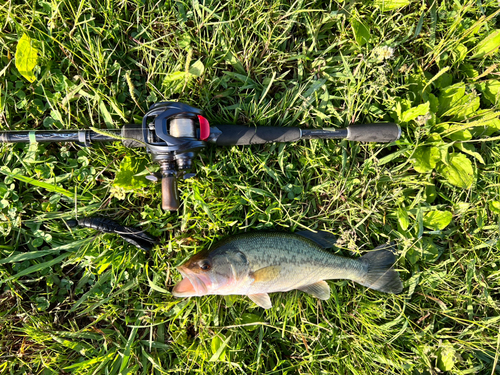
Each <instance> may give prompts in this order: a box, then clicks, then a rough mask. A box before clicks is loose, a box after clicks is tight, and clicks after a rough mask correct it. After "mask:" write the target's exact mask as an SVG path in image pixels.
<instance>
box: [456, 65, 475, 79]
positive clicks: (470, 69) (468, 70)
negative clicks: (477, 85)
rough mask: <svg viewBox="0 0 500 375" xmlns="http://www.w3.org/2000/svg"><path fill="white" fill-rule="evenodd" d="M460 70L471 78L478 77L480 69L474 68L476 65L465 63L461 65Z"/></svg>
mask: <svg viewBox="0 0 500 375" xmlns="http://www.w3.org/2000/svg"><path fill="white" fill-rule="evenodd" d="M460 70H461V71H462V72H463V73H465V75H466V76H467V77H469V78H476V77H477V76H478V75H479V71H477V70H476V69H474V65H472V64H469V63H465V64H462V65H460Z"/></svg>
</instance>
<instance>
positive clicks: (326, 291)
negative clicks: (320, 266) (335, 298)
mask: <svg viewBox="0 0 500 375" xmlns="http://www.w3.org/2000/svg"><path fill="white" fill-rule="evenodd" d="M297 289H298V290H301V291H303V292H304V293H307V294H310V295H312V296H314V297H316V298H319V299H322V300H327V299H328V298H330V287H329V286H328V284H327V283H326V281H318V282H317V283H314V284H311V285H306V286H303V287H300V288H297Z"/></svg>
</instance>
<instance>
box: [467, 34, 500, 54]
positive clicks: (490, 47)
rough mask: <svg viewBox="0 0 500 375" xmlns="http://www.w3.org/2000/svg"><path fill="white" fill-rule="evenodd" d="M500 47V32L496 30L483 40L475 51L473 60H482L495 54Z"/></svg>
mask: <svg viewBox="0 0 500 375" xmlns="http://www.w3.org/2000/svg"><path fill="white" fill-rule="evenodd" d="M498 47H500V30H495V31H494V32H492V33H490V34H489V35H488V36H487V37H486V38H484V39H483V40H481V41H480V42H479V43H478V45H477V46H476V48H475V50H474V55H473V56H472V58H482V57H484V56H487V55H491V54H492V53H495V52H496V51H497V50H498Z"/></svg>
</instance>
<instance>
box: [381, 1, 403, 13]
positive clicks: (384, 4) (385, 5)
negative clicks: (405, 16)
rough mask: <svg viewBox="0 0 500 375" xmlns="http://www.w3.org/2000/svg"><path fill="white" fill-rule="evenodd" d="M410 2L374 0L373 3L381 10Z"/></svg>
mask: <svg viewBox="0 0 500 375" xmlns="http://www.w3.org/2000/svg"><path fill="white" fill-rule="evenodd" d="M409 4H410V0H374V2H373V5H375V6H376V7H379V8H380V10H381V11H382V12H387V11H390V10H394V9H399V8H402V7H405V6H407V5H409Z"/></svg>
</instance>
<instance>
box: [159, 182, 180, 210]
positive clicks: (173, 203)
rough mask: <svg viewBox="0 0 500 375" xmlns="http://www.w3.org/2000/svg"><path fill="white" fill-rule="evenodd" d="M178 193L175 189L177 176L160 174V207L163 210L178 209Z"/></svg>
mask: <svg viewBox="0 0 500 375" xmlns="http://www.w3.org/2000/svg"><path fill="white" fill-rule="evenodd" d="M179 205H180V202H179V194H178V190H177V177H176V176H174V175H170V176H165V175H164V176H162V178H161V207H162V208H163V209H164V210H165V211H177V210H178V209H179Z"/></svg>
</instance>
